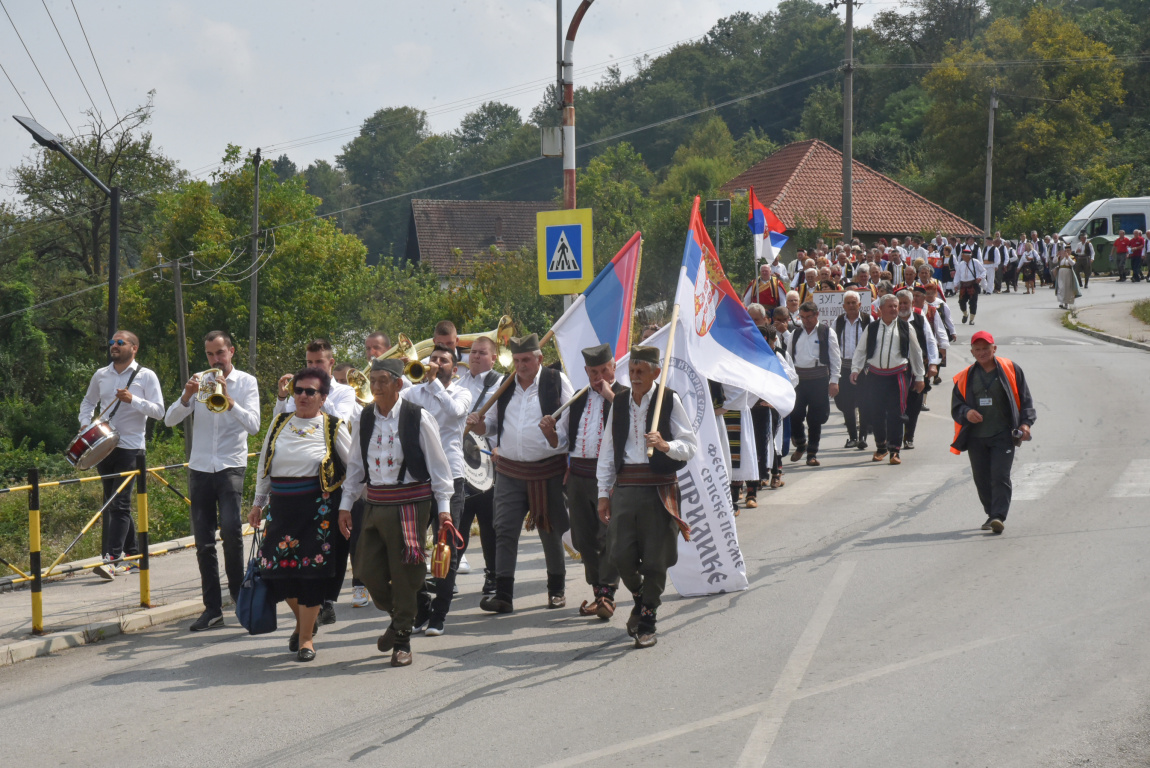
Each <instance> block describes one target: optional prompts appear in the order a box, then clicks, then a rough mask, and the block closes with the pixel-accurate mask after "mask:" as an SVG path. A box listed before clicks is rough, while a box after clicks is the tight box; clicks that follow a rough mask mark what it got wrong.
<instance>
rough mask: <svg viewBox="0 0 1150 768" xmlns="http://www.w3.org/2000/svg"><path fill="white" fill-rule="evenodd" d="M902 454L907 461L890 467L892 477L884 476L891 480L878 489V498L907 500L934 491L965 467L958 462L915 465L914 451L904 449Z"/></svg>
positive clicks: (882, 499) (883, 499)
mask: <svg viewBox="0 0 1150 768" xmlns="http://www.w3.org/2000/svg"><path fill="white" fill-rule="evenodd" d="M902 456H903V461H905V462H906V463H905V464H903V465H902V466H900V467H891V468H890V477H889V478H884V479H887V480H888V481H889V482H884V483H883V487H882V489H881V490H877V492H876V493H875V496H874V498H875V499H876V500H881V501H907V500H909V499H912V498H914V497H915V496H921V495H923V494H924V493H933V492H934V491H935V490H937V489H938V488H939V486H941V485H942V484H943V483H945V482H946V481H947V480H949V479H950V478H951V477H954V476H955V475H957V474H958V473H959V472H960V471H962V469H963V468H962V467H960V466H958V465H956V464H925V465H915V462H914V454H913V453H912V454H909V455H908V453H907V452H906V451H903V453H902ZM883 469H886V467H883ZM898 473H903V474H898Z"/></svg>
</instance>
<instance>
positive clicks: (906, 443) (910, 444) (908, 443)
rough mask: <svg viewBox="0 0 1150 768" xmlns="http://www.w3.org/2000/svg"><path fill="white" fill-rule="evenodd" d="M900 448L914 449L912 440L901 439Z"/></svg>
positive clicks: (905, 449)
mask: <svg viewBox="0 0 1150 768" xmlns="http://www.w3.org/2000/svg"><path fill="white" fill-rule="evenodd" d="M902 449H903V450H904V451H913V450H914V440H903V441H902Z"/></svg>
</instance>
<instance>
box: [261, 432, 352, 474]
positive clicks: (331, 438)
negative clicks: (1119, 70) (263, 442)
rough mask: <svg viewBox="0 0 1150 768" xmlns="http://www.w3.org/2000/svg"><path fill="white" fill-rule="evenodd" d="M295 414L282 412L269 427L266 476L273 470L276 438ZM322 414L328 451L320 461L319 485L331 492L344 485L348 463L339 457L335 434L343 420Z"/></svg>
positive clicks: (264, 469)
mask: <svg viewBox="0 0 1150 768" xmlns="http://www.w3.org/2000/svg"><path fill="white" fill-rule="evenodd" d="M294 415H295V414H292V413H281V414H280V415H278V416H276V418H275V420H274V421H273V422H272V425H271V427H269V428H268V432H270V433H271V437H270V438H269V439H268V450H267V455H266V456H264V465H263V468H262V469H263V474H264V477H267V475H268V473H269V472H271V468H272V459H273V458H275V454H276V440H278V439H279V436H280V433H281V432H283V430H284V427H286V426H287V423H288V421H289V420H290V419H291V417H292V416H294ZM320 415H321V416H323V439H324V445H325V446H326V447H327V453H326V454H325V455H324V457H323V459H322V460H321V461H320V463H319V486H320V489H321V490H323V491H324V492H325V493H331V492H332V491H334V490H336V489H337V488H339V487H340V486H341V485H343V479H344V476H345V475H347V465H345V464H344V463H343V459H341V458H340V457H339V452H338V451H337V450H336V449H335V436H336V434H338V431H339V428H340V425H341V424H343V422H342V421H340V420H339V419H337V418H335V417H334V416H331V415H329V414H326V413H322V412H321V413H320Z"/></svg>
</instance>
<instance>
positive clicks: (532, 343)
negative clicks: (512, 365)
mask: <svg viewBox="0 0 1150 768" xmlns="http://www.w3.org/2000/svg"><path fill="white" fill-rule="evenodd" d="M507 348H508V349H510V350H511V354H513V355H518V354H519V353H521V352H538V351H539V336H538V335H537V334H534V333H531V334H528V335H527V336H512V337H511V340H510V341H509V342H508V343H507Z"/></svg>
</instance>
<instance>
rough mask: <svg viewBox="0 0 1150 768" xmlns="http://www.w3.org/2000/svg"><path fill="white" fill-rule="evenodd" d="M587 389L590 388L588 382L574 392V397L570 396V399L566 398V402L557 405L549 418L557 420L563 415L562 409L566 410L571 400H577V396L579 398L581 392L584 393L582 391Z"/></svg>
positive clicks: (581, 394)
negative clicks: (557, 408)
mask: <svg viewBox="0 0 1150 768" xmlns="http://www.w3.org/2000/svg"><path fill="white" fill-rule="evenodd" d="M589 389H591V385H590V384H588V385H587V386H585V387H583V389H581V390H579V391H578V392H576V393H575V396H574V397H572V398H571V399H570V400H568V401H567V402H565V403H563V405H561V406H559V410H557V411H555V413H553V414H551V418H553V419H555V420H556V421H558V420H559V417H560V416H562V415H563V412H564V411H566V410H567V409H568V408H570V407H571V404H572V403H573V402H575V401H576V400H578V399H579V398H581V397H582V396H583V393H584V392H586V391H587V390H589Z"/></svg>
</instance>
